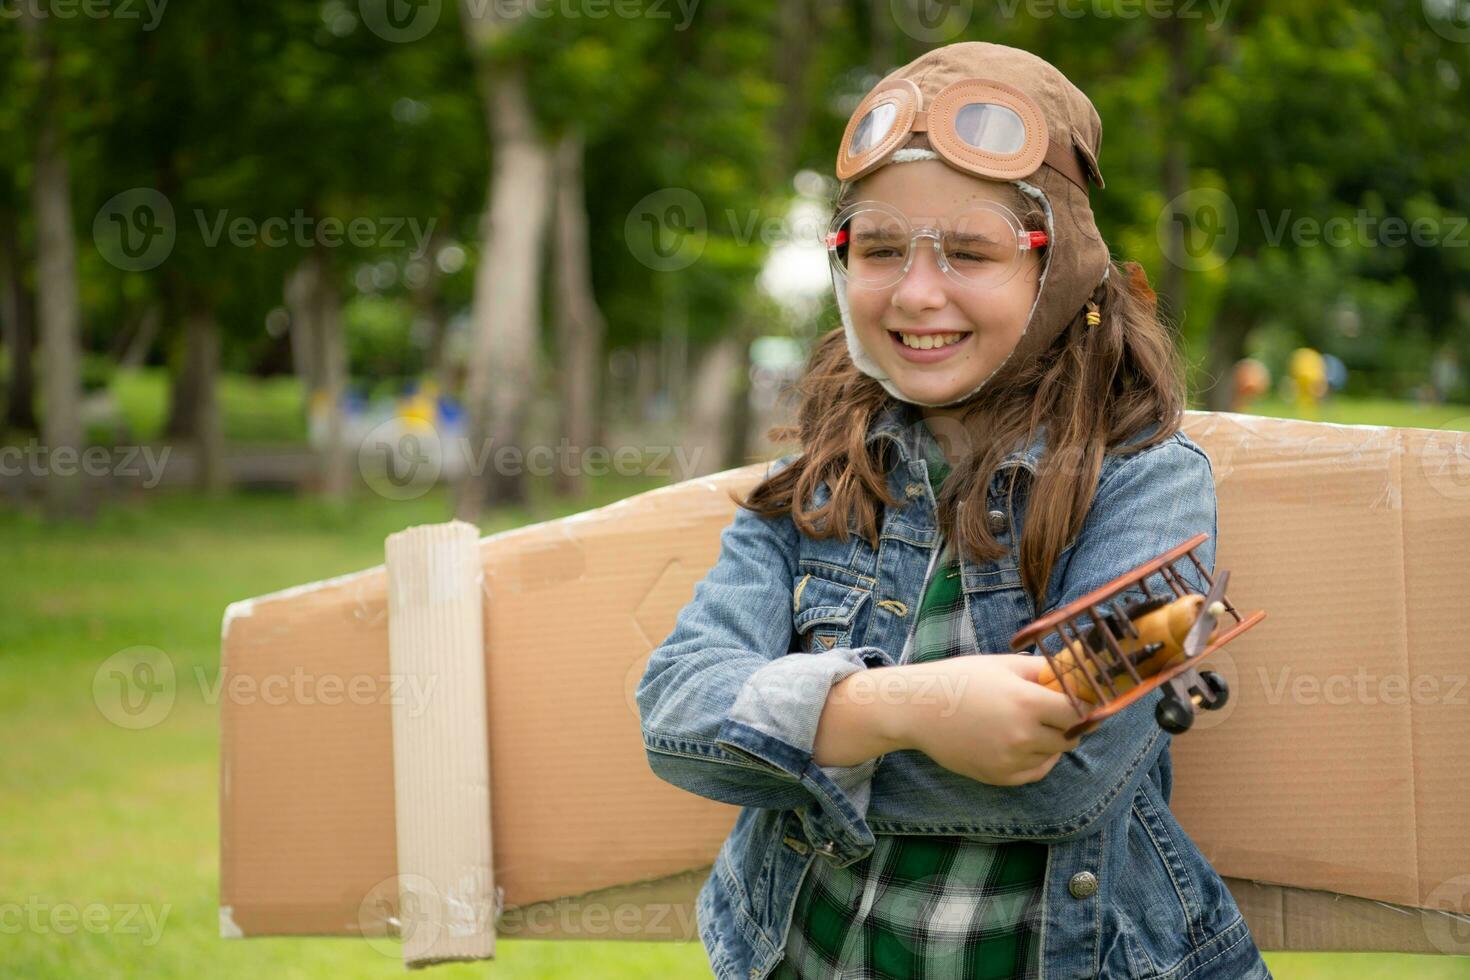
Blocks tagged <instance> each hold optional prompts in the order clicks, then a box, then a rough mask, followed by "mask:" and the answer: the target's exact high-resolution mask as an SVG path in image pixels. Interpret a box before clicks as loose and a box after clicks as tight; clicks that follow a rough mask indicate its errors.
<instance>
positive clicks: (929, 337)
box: [898, 333, 965, 350]
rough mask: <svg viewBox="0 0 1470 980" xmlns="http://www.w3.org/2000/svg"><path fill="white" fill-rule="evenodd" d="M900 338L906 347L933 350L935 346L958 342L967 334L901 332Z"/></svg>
mask: <svg viewBox="0 0 1470 980" xmlns="http://www.w3.org/2000/svg"><path fill="white" fill-rule="evenodd" d="M898 336H899V339H901V340H902V341H903V344H904V346H905V347H913V348H915V349H917V350H932V349H933V348H935V347H943V346H945V345H946V344H956V343H959V341H960V340H961V339H962V338H963V337H964V336H965V335H964V334H962V333H940V334H932V333H931V334H922V335H921V334H912V333H900V334H899V335H898Z"/></svg>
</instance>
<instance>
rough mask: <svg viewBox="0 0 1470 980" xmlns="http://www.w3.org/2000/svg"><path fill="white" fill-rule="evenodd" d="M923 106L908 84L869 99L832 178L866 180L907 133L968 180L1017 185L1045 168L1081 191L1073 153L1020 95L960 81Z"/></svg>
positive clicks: (887, 86)
mask: <svg viewBox="0 0 1470 980" xmlns="http://www.w3.org/2000/svg"><path fill="white" fill-rule="evenodd" d="M923 102H924V97H923V95H922V93H920V91H919V87H918V86H917V85H915V84H914V83H913V81H911V80H910V79H907V78H895V79H892V80H890V81H887V82H884V83H882V84H880V85H879V86H878V87H877V88H875V89H874V90H873V91H871V92H869V93H868V95H867V96H866V97H865V98H864V99H863V101H862V102H860V103H859V104H858V107H857V109H856V110H855V111H854V112H853V114H852V118H851V119H850V120H849V121H848V123H847V131H846V132H845V133H843V135H842V145H841V147H839V148H838V151H837V177H838V179H840V180H845V181H851V180H857V179H858V178H860V177H862V176H863V175H865V174H868V173H871V172H872V171H873V170H875V169H877V167H879V166H880V165H881V164H882V163H884V162H885V161H886V160H887V159H888V158H889V157H890V156H892V155H893V153H894V151H895V150H897V149H899V148H900V147H902V146H903V145H904V144H905V143H907V142H908V139H909V136H910V135H911V134H912V133H926V134H927V136H928V140H929V144H930V145H931V146H932V147H934V149H935V151H936V152H937V153H939V155H940V156H942V157H944V159H945V160H946V161H948V162H949V164H950V165H952V166H954V167H955V168H957V169H959V170H962V171H965V172H967V173H971V174H974V175H976V176H978V177H989V178H991V179H993V180H1019V179H1021V178H1023V177H1028V176H1030V175H1031V174H1033V173H1035V172H1036V170H1037V168H1038V167H1040V166H1041V165H1042V164H1043V163H1045V164H1047V165H1048V166H1050V167H1051V168H1052V169H1054V170H1056V171H1057V172H1058V173H1061V174H1062V175H1063V176H1065V177H1066V178H1067V179H1069V180H1071V181H1072V183H1074V184H1076V185H1077V186H1078V187H1080V188H1082V191H1083V193H1084V194H1085V193H1086V192H1087V176H1086V175H1085V174H1084V173H1083V172H1082V167H1081V165H1080V164H1079V163H1078V161H1077V156H1076V154H1075V153H1073V152H1072V147H1071V146H1066V145H1053V144H1052V142H1051V140H1050V138H1049V137H1048V135H1047V128H1046V118H1045V117H1044V116H1043V115H1042V113H1041V109H1040V108H1039V107H1038V106H1037V105H1036V103H1035V102H1034V101H1033V100H1032V99H1031V97H1030V96H1028V95H1027V94H1026V93H1024V92H1022V91H1021V90H1020V89H1018V88H1015V87H1013V86H1011V85H1007V84H1005V83H1004V82H997V81H993V80H990V79H983V78H967V79H962V80H960V81H958V82H955V83H954V84H952V85H948V86H946V87H945V88H943V89H941V90H940V91H939V92H938V93H937V94H936V95H935V96H934V99H933V101H932V102H931V103H930V104H929V105H928V107H927V108H926V107H925V106H924V105H923ZM1099 186H1101V182H1100V181H1099Z"/></svg>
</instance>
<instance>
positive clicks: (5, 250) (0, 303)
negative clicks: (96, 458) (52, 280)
mask: <svg viewBox="0 0 1470 980" xmlns="http://www.w3.org/2000/svg"><path fill="white" fill-rule="evenodd" d="M16 218H17V216H16V215H15V214H14V213H8V214H5V215H4V216H3V217H0V331H3V333H0V336H3V339H4V343H5V349H6V350H7V351H8V352H9V354H10V377H9V378H8V379H7V380H6V384H5V415H4V418H3V419H0V429H17V430H20V431H22V432H35V431H37V429H38V426H37V424H36V375H35V365H34V364H33V363H32V360H31V358H32V357H33V356H34V353H35V344H36V307H35V296H34V295H32V293H31V290H30V287H29V286H28V285H27V284H26V281H25V259H24V257H23V256H22V254H21V250H20V236H19V235H18V234H17V232H16V223H17V222H16Z"/></svg>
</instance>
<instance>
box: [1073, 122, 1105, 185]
mask: <svg viewBox="0 0 1470 980" xmlns="http://www.w3.org/2000/svg"><path fill="white" fill-rule="evenodd" d="M1072 148H1073V149H1075V150H1076V151H1077V156H1078V157H1079V158H1081V160H1082V170H1083V172H1084V173H1086V174H1087V180H1088V183H1092V184H1096V185H1097V189H1098V190H1102V189H1104V188H1105V187H1107V186H1108V185H1107V184H1105V183H1103V175H1102V168H1100V167H1099V166H1098V165H1097V157H1095V156H1093V155H1092V148H1091V147H1089V146H1088V145H1087V142H1086V141H1085V140H1084V139H1083V138H1082V137H1081V136H1079V135H1078V134H1077V130H1075V129H1074V130H1072Z"/></svg>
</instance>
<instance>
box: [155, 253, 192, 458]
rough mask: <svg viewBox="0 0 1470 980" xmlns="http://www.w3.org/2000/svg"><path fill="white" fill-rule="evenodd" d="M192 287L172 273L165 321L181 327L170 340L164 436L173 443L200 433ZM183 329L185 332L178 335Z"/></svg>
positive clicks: (177, 328)
mask: <svg viewBox="0 0 1470 980" xmlns="http://www.w3.org/2000/svg"><path fill="white" fill-rule="evenodd" d="M188 292H189V284H188V282H187V281H186V279H185V277H184V276H183V275H182V274H181V273H179V272H177V271H170V272H169V273H168V279H167V292H166V294H165V301H164V307H165V310H166V315H165V320H167V322H169V323H170V324H177V325H178V326H174V327H173V328H172V336H171V337H170V340H169V358H168V363H169V384H168V419H167V421H165V422H164V425H163V434H164V436H165V437H166V438H169V439H178V440H181V441H184V442H187V441H189V440H191V439H193V438H194V433H196V432H198V431H199V379H198V378H196V377H195V376H194V373H193V372H194V367H195V365H196V364H197V363H198V362H197V360H196V359H194V358H191V357H190V356H189V334H188V326H187V322H186V321H187V319H188V316H189V312H190V311H189V305H188V298H187V297H188ZM180 326H182V328H183V332H182V333H180V332H177V331H178V330H179V329H180Z"/></svg>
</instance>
